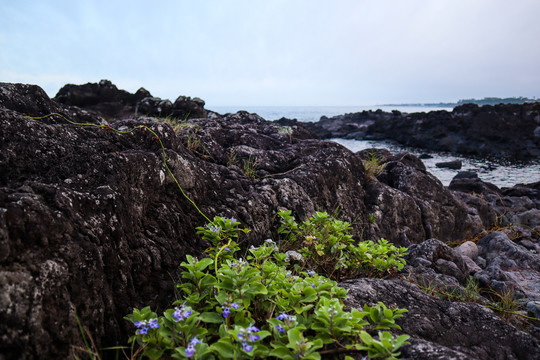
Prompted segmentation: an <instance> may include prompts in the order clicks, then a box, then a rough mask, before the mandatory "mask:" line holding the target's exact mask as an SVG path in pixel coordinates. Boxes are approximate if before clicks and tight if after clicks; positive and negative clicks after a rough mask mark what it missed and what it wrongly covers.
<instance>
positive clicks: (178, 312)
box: [173, 305, 191, 322]
mask: <svg viewBox="0 0 540 360" xmlns="http://www.w3.org/2000/svg"><path fill="white" fill-rule="evenodd" d="M190 316H191V310H186V307H185V306H184V305H182V307H181V308H180V309H179V308H177V307H175V311H174V313H173V317H174V321H176V322H178V321H183V320H186V319H187V318H189V317H190Z"/></svg>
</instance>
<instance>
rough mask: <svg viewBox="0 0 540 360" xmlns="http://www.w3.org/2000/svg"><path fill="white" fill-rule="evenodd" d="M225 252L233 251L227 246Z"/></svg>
mask: <svg viewBox="0 0 540 360" xmlns="http://www.w3.org/2000/svg"><path fill="white" fill-rule="evenodd" d="M223 250H225V251H228V252H231V249H229V247H228V246H225V248H224V249H223Z"/></svg>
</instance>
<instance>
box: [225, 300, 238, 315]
mask: <svg viewBox="0 0 540 360" xmlns="http://www.w3.org/2000/svg"><path fill="white" fill-rule="evenodd" d="M239 307H240V305H238V304H237V303H234V302H233V303H232V304H231V305H230V306H222V307H221V308H222V309H223V317H224V318H228V317H229V316H230V315H231V308H233V309H234V310H238V308H239Z"/></svg>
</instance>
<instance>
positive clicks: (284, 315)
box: [276, 313, 289, 321]
mask: <svg viewBox="0 0 540 360" xmlns="http://www.w3.org/2000/svg"><path fill="white" fill-rule="evenodd" d="M288 317H289V315H287V314H285V313H281V314H279V315H278V316H276V319H278V320H281V321H283V320H285V319H287V318H288Z"/></svg>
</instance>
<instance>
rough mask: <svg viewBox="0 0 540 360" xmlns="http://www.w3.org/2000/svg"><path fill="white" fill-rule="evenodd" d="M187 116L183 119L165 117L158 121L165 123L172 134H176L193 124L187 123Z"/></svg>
mask: <svg viewBox="0 0 540 360" xmlns="http://www.w3.org/2000/svg"><path fill="white" fill-rule="evenodd" d="M188 116H189V114H188V115H187V116H186V117H185V118H184V119H179V118H176V117H173V116H170V115H168V116H166V117H164V118H161V119H160V120H161V121H163V122H164V123H167V124H169V125H171V126H172V127H173V130H174V132H176V133H178V132H180V131H182V130H183V129H185V128H189V127H192V126H193V124H191V123H188V122H187V118H188Z"/></svg>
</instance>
